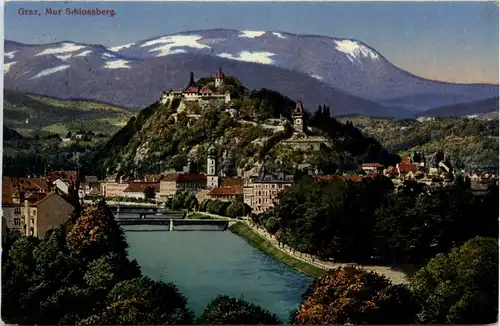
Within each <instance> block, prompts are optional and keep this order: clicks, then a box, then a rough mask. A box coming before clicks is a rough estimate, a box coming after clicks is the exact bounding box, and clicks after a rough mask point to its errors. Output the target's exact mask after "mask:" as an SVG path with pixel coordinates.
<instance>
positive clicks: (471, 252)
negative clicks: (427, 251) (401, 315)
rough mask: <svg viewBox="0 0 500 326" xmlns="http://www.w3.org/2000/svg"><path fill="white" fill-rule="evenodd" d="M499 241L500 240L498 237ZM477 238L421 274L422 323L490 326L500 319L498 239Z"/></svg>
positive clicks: (417, 280) (415, 284) (417, 287)
mask: <svg viewBox="0 0 500 326" xmlns="http://www.w3.org/2000/svg"><path fill="white" fill-rule="evenodd" d="M497 239H498V238H497ZM497 239H494V238H482V237H476V238H474V239H472V240H470V241H467V242H466V243H465V244H464V245H462V246H461V247H458V248H455V249H453V250H452V251H451V252H450V253H448V254H446V253H440V254H439V255H437V256H436V257H435V258H433V259H432V260H431V261H430V262H429V263H428V264H427V265H426V266H425V267H423V268H422V269H421V270H419V271H418V272H417V274H416V275H415V276H414V277H413V279H412V282H411V289H412V290H413V292H414V293H415V294H416V295H418V296H419V297H420V299H421V300H422V303H423V306H424V309H423V311H422V312H421V313H420V314H419V319H420V322H421V323H433V324H490V323H495V322H497V320H498V240H497Z"/></svg>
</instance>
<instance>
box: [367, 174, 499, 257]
mask: <svg viewBox="0 0 500 326" xmlns="http://www.w3.org/2000/svg"><path fill="white" fill-rule="evenodd" d="M495 196H496V197H495ZM375 218H376V220H377V224H376V227H375V230H374V231H375V233H376V235H377V240H376V242H375V249H376V250H377V255H378V256H381V257H385V258H384V260H385V261H386V262H399V263H416V264H421V263H423V262H426V261H427V260H428V259H429V258H431V257H434V256H435V255H436V254H437V253H440V252H446V251H448V250H450V249H451V248H452V247H454V246H456V245H460V244H463V243H464V242H465V241H467V240H468V239H471V238H473V237H474V236H476V235H481V236H495V237H498V187H494V188H492V189H491V190H490V191H489V192H488V193H487V194H486V195H485V196H476V195H473V194H472V192H471V191H470V188H466V187H463V186H456V187H454V188H451V189H446V188H438V189H430V190H426V189H425V188H424V187H422V185H419V184H417V183H415V182H409V183H407V184H406V185H405V187H404V188H403V190H402V191H401V192H399V193H397V194H395V195H393V196H391V197H389V200H388V201H387V202H386V203H384V204H382V205H381V206H380V207H379V208H378V209H377V210H376V211H375Z"/></svg>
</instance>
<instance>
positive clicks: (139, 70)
mask: <svg viewBox="0 0 500 326" xmlns="http://www.w3.org/2000/svg"><path fill="white" fill-rule="evenodd" d="M4 61H5V64H4V71H5V85H6V87H8V88H14V89H18V90H24V91H32V92H41V93H43V94H45V95H51V96H59V97H90V98H93V99H99V100H104V101H107V102H112V103H117V104H121V105H127V106H135V105H143V104H144V103H145V102H146V101H151V99H153V92H155V93H154V94H155V95H154V99H156V97H157V96H158V92H161V91H162V90H164V89H166V88H170V87H174V86H175V87H182V86H184V85H183V84H184V83H185V82H186V80H184V79H185V77H184V75H186V74H187V73H188V72H189V71H191V70H192V71H194V72H195V73H196V74H197V75H198V76H200V75H212V74H213V73H214V72H215V71H217V70H218V68H219V67H220V68H222V69H223V70H224V71H226V72H227V73H228V74H230V75H234V76H236V77H238V78H239V79H241V80H242V81H243V82H244V83H245V84H246V85H247V86H249V87H253V88H262V87H265V88H270V89H275V90H278V91H281V92H283V93H284V94H285V95H287V96H289V97H290V98H293V99H302V100H304V101H306V103H309V104H310V107H316V106H317V105H319V104H327V105H329V106H330V107H338V111H339V112H340V111H342V112H346V113H352V112H351V111H353V110H354V111H359V110H361V111H363V112H364V110H367V109H368V108H367V104H366V105H362V106H361V107H357V106H354V105H348V103H349V101H347V102H345V101H344V102H343V103H342V105H341V104H340V103H339V102H338V100H337V97H338V96H337V95H338V94H343V96H347V97H348V96H349V94H352V95H354V96H353V97H352V98H355V99H356V101H357V103H361V102H359V101H362V99H366V100H368V101H371V103H370V102H368V101H365V102H363V103H370V105H371V107H372V108H373V110H372V111H373V112H378V113H379V114H382V111H384V110H385V112H386V113H388V112H389V111H391V114H392V115H394V114H396V115H399V116H401V115H406V114H408V111H409V110H411V111H421V110H425V109H429V108H431V107H435V106H439V105H448V104H454V103H462V102H470V101H476V100H481V99H485V98H488V97H492V96H496V95H498V85H487V84H476V85H462V84H451V83H442V82H436V81H431V80H426V79H423V78H419V77H416V76H414V75H411V74H410V73H408V72H406V71H404V70H401V69H399V68H397V67H395V66H394V65H392V64H391V63H390V62H389V61H388V60H386V59H385V58H384V57H383V55H382V54H380V53H378V52H377V51H376V50H375V49H373V48H371V47H369V46H368V45H366V44H364V43H362V42H361V41H357V40H352V39H341V38H331V37H324V36H305V35H294V34H290V33H284V32H276V31H269V32H264V31H236V30H225V29H216V30H203V31H194V32H183V33H176V34H170V35H165V36H161V37H157V38H153V39H149V40H143V41H138V42H134V43H131V44H124V45H121V46H115V47H110V48H105V47H104V46H101V45H87V44H79V43H75V42H70V41H66V42H60V43H55V44H47V45H24V44H20V43H16V42H11V41H6V42H5V54H4ZM201 63H203V65H205V66H201ZM174 64H175V65H174ZM284 76H286V78H287V79H285V77H284ZM257 83H260V84H257ZM56 85H57V87H56V88H54V87H55V86H56ZM301 87H304V88H305V89H301ZM56 91H57V92H56ZM322 92H323V93H322ZM346 92H347V93H349V94H347V93H346ZM53 93H56V94H53ZM125 93H127V94H125ZM149 94H151V95H149ZM299 94H301V95H300V96H302V97H300V96H299ZM333 94H336V96H334V95H333ZM124 101H126V102H127V103H123V102H124ZM321 101H323V102H321ZM325 101H329V102H325ZM356 101H355V102H356ZM373 102H378V104H374V103H373ZM380 104H381V105H383V106H381V105H380ZM384 107H385V109H384ZM387 108H390V110H387ZM384 114H385V113H384Z"/></svg>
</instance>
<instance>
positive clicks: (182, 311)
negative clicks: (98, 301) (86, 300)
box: [78, 277, 194, 325]
mask: <svg viewBox="0 0 500 326" xmlns="http://www.w3.org/2000/svg"><path fill="white" fill-rule="evenodd" d="M186 304H187V300H186V298H184V297H183V296H182V295H181V294H180V293H179V291H178V290H177V288H176V287H175V286H174V285H172V284H165V283H162V282H155V281H153V280H151V279H149V278H147V277H142V278H134V279H130V280H125V281H122V282H120V283H118V284H116V285H115V286H114V287H113V288H112V289H111V291H110V292H109V293H108V296H107V298H106V303H105V307H104V309H102V311H101V312H99V313H97V314H94V315H92V316H90V317H88V318H86V319H84V320H81V321H80V322H79V323H78V324H79V325H158V324H161V325H189V324H191V323H192V322H193V317H194V316H193V314H192V312H191V311H189V310H188V309H187V308H186Z"/></svg>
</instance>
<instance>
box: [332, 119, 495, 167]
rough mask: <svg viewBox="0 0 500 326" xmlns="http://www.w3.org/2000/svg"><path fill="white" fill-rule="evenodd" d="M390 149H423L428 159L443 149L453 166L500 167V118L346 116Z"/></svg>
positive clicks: (401, 151) (403, 152) (399, 150)
mask: <svg viewBox="0 0 500 326" xmlns="http://www.w3.org/2000/svg"><path fill="white" fill-rule="evenodd" d="M341 121H350V122H352V124H353V125H354V126H356V127H357V128H359V129H360V130H361V131H362V132H363V134H365V135H367V136H369V137H373V138H375V139H377V140H378V141H379V142H380V143H381V144H382V146H384V147H385V148H387V149H388V150H389V151H394V152H397V153H399V154H400V155H405V156H406V155H409V154H411V153H413V152H414V151H424V153H425V155H426V156H427V158H428V160H430V159H432V156H433V155H434V153H436V152H437V151H438V150H443V151H444V153H445V154H447V155H449V157H450V160H451V162H452V163H453V164H454V166H456V167H459V168H462V167H468V168H474V167H498V156H499V150H498V132H499V129H498V128H499V127H498V120H482V119H467V118H436V119H427V120H422V121H419V120H415V119H405V120H396V119H370V118H366V117H350V118H343V119H341Z"/></svg>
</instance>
